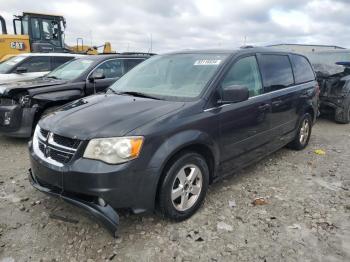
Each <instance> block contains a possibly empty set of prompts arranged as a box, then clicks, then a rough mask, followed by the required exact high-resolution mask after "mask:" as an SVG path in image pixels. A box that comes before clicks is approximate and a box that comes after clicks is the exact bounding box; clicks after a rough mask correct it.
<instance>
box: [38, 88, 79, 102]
mask: <svg viewBox="0 0 350 262" xmlns="http://www.w3.org/2000/svg"><path fill="white" fill-rule="evenodd" d="M83 95H84V94H83V93H82V91H81V90H64V91H58V92H50V93H44V94H38V95H35V96H33V99H35V100H40V101H46V102H56V101H62V100H65V101H66V100H76V99H78V98H81V97H82V96H83Z"/></svg>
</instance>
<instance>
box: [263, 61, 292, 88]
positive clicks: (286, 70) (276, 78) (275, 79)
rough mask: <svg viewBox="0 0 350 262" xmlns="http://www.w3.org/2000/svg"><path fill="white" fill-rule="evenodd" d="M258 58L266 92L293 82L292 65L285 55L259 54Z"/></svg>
mask: <svg viewBox="0 0 350 262" xmlns="http://www.w3.org/2000/svg"><path fill="white" fill-rule="evenodd" d="M259 60H260V66H261V74H262V78H263V83H264V87H265V91H266V92H271V91H275V90H279V89H282V88H285V87H288V86H291V85H293V84H294V77H293V71H292V66H291V64H290V61H289V57H288V56H287V55H261V56H260V59H259Z"/></svg>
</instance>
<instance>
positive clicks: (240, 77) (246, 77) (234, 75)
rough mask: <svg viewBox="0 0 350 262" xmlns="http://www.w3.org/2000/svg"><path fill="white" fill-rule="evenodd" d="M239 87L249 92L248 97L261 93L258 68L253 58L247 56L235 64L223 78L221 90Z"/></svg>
mask: <svg viewBox="0 0 350 262" xmlns="http://www.w3.org/2000/svg"><path fill="white" fill-rule="evenodd" d="M233 85H239V86H245V87H247V88H248V90H249V96H250V97H253V96H257V95H260V94H261V93H262V91H263V88H262V84H261V79H260V73H259V67H258V63H257V61H256V58H255V56H249V57H245V58H242V59H240V60H239V61H238V62H236V63H235V64H234V65H233V66H232V67H231V69H230V70H229V71H228V73H227V75H226V76H225V78H224V80H223V82H222V84H221V88H223V89H225V88H226V87H229V86H233Z"/></svg>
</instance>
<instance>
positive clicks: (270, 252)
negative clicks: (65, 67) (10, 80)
mask: <svg viewBox="0 0 350 262" xmlns="http://www.w3.org/2000/svg"><path fill="white" fill-rule="evenodd" d="M349 140H350V125H338V124H335V123H333V122H330V121H328V120H322V119H321V120H319V121H318V123H317V124H316V126H315V127H314V130H313V136H312V139H311V141H310V145H309V147H308V148H307V149H306V150H304V151H302V152H293V151H290V150H288V149H282V150H280V151H278V152H276V153H275V154H273V155H271V156H270V157H267V158H266V159H265V160H263V161H261V162H260V163H259V164H256V165H254V166H252V167H250V168H248V169H246V170H243V171H241V172H240V173H239V174H237V175H236V176H233V177H230V178H228V179H226V180H224V181H222V182H219V183H217V184H215V185H213V186H211V188H210V191H209V194H208V196H207V199H206V202H205V204H204V206H203V207H202V208H201V209H200V212H198V213H197V214H196V215H195V216H194V217H192V218H191V219H189V220H187V221H185V222H183V223H172V222H169V221H164V220H162V219H161V218H159V217H157V216H156V215H137V216H136V215H131V214H128V213H127V212H123V213H122V216H121V231H120V238H118V239H113V238H112V237H111V236H110V234H109V233H108V232H107V231H106V230H105V229H104V228H103V227H101V226H99V225H98V224H97V223H96V222H95V221H94V220H93V219H92V218H91V217H89V216H88V215H87V214H86V213H85V212H83V211H81V210H78V209H76V208H74V207H71V206H70V205H68V204H66V203H64V202H62V201H60V200H58V199H53V198H50V197H47V196H45V195H44V194H42V193H40V192H37V191H35V190H34V189H33V188H32V187H31V186H30V185H29V182H28V180H27V178H26V174H27V169H28V156H27V149H26V144H27V141H24V140H16V139H8V138H4V137H0V150H1V151H0V261H1V262H3V261H6V262H9V261H89V262H90V261H103V260H112V261H350V143H349ZM316 149H322V150H324V151H325V153H326V154H325V155H318V154H316V153H315V152H314V151H315V150H316ZM257 197H263V198H264V199H265V200H266V202H267V203H266V204H265V205H258V206H254V205H253V204H252V201H253V200H254V199H255V198H257ZM50 214H58V215H62V216H65V217H68V218H70V219H72V221H69V222H67V221H66V222H64V221H61V220H58V219H53V218H51V217H50Z"/></svg>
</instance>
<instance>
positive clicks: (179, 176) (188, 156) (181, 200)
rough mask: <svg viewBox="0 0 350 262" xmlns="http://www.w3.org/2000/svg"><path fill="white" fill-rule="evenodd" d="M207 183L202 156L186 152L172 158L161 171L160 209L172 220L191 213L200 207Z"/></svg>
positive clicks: (207, 170) (185, 217)
mask: <svg viewBox="0 0 350 262" xmlns="http://www.w3.org/2000/svg"><path fill="white" fill-rule="evenodd" d="M208 184H209V169H208V165H207V163H206V161H205V159H204V158H203V157H202V156H201V155H199V154H197V153H194V152H188V153H185V154H183V155H182V156H180V157H178V158H177V159H175V160H174V161H173V162H172V164H171V165H170V167H169V168H168V169H167V171H166V173H165V177H164V179H163V181H162V183H161V186H160V191H159V198H158V199H159V200H158V201H159V209H160V212H161V213H162V214H163V215H164V216H165V217H168V218H170V219H172V220H176V221H181V220H184V219H187V218H189V217H190V216H192V215H193V214H194V213H195V212H196V211H197V210H198V209H199V207H200V206H201V204H202V203H203V200H204V198H205V195H206V192H207V189H208Z"/></svg>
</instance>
